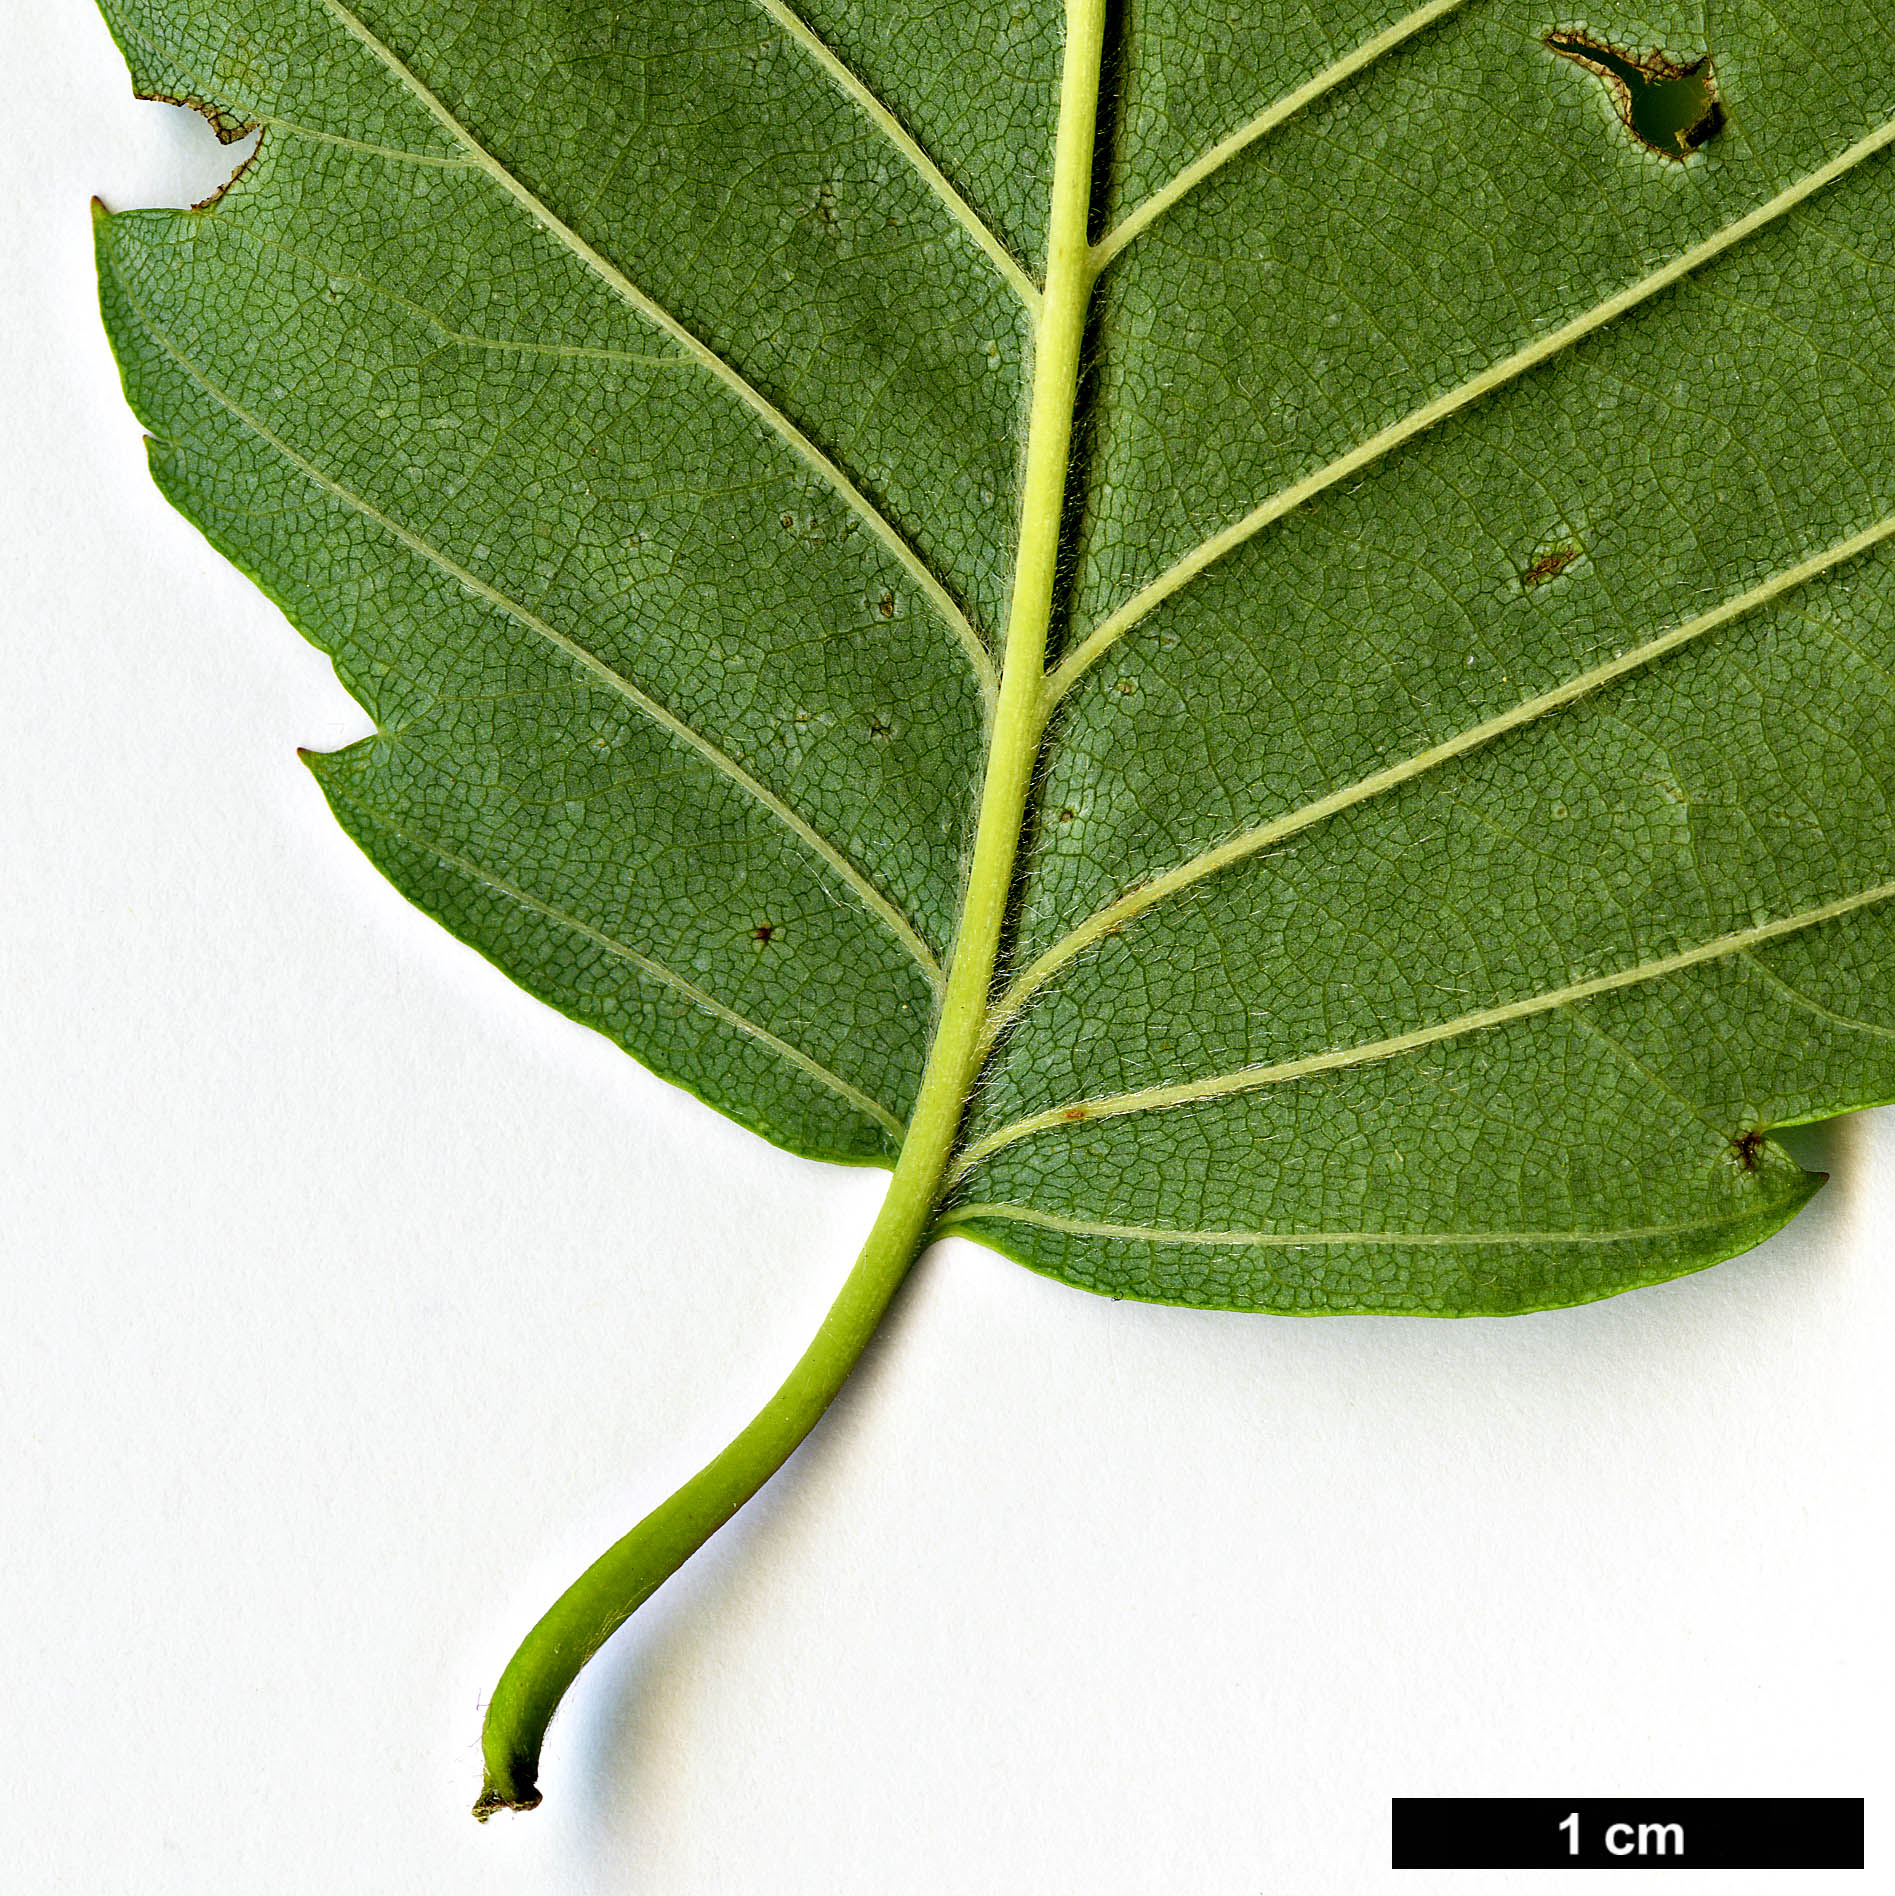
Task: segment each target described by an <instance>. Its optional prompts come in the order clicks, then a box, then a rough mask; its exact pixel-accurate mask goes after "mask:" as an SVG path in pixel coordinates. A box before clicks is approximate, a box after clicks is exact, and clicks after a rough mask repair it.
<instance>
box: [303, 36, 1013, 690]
mask: <svg viewBox="0 0 1895 1896" xmlns="http://www.w3.org/2000/svg"><path fill="white" fill-rule="evenodd" d="M323 5H324V6H325V7H327V8H328V10H329V12H330V13H331V14H333V15H334V17H335V19H336V22H337V24H338V25H339V26H341V27H342V28H343V30H344V31H345V32H347V33H348V34H349V35H350V37H351V38H353V39H355V40H356V41H358V42H359V43H360V44H361V46H362V47H363V48H364V49H365V50H366V51H367V52H369V53H370V54H371V55H372V56H373V57H374V58H375V59H376V60H378V61H379V62H380V63H381V64H382V65H383V66H384V67H385V68H386V69H387V71H388V72H389V74H390V75H391V76H392V77H393V78H394V79H395V80H396V81H397V82H398V83H399V84H400V85H401V86H402V87H403V88H404V89H405V90H406V91H407V92H409V93H410V94H411V95H412V96H413V98H414V99H415V101H416V102H417V103H418V104H419V105H420V106H421V107H422V108H423V109H424V110H425V111H426V112H428V113H429V114H430V115H431V116H432V117H433V118H434V119H435V121H436V122H437V123H438V124H439V125H440V126H441V128H442V129H443V130H444V131H446V132H447V133H448V135H449V136H450V137H452V138H454V139H455V140H457V141H458V142H459V144H460V146H461V148H462V149H463V150H464V151H465V152H466V153H467V155H468V158H469V160H470V162H471V163H472V165H473V166H474V167H475V168H476V169H477V170H479V171H481V172H484V173H485V174H486V176H488V177H489V178H491V179H492V180H493V181H494V183H495V184H497V185H498V186H499V187H500V188H501V190H503V191H504V192H506V194H507V195H508V196H509V197H510V198H512V199H513V201H514V202H515V203H516V204H518V205H519V206H520V207H521V208H522V209H523V210H525V211H526V213H527V214H528V215H529V216H530V217H531V218H532V219H533V221H534V222H535V223H536V224H537V225H538V226H539V227H540V228H541V229H542V230H543V231H545V232H546V234H547V235H548V236H549V237H551V238H552V239H553V240H554V242H556V243H558V244H559V245H560V246H561V247H562V248H564V249H565V250H567V251H569V252H570V253H571V254H572V255H573V256H574V257H575V258H577V259H578V261H579V262H580V263H582V264H583V265H584V266H585V267H586V268H587V269H588V270H590V271H591V272H592V274H593V275H594V276H596V277H597V278H598V279H599V281H600V282H602V283H603V284H605V285H606V287H607V288H608V289H610V290H611V291H613V293H614V294H616V295H617V296H619V297H620V298H621V299H622V300H623V301H625V302H626V303H628V304H630V305H631V307H632V308H633V309H635V310H636V311H637V312H638V313H639V315H641V316H642V317H644V318H645V320H646V321H647V322H649V323H652V324H653V325H655V326H656V327H657V328H659V329H661V330H663V331H664V333H665V334H666V335H668V336H669V337H671V339H672V340H673V341H674V342H676V343H678V344H679V345H680V347H682V348H683V349H685V350H686V351H688V352H689V354H690V355H691V356H693V357H694V358H695V359H696V360H697V361H698V362H699V363H700V364H701V365H702V366H703V367H704V368H705V369H706V370H707V371H708V372H709V373H710V374H711V375H712V376H713V377H715V379H716V380H717V381H719V382H721V383H722V384H723V385H724V387H725V388H727V389H728V390H729V391H730V392H731V393H732V394H733V395H735V396H736V397H737V399H738V400H739V401H741V402H742V403H743V404H744V405H745V406H746V407H747V408H749V409H750V410H751V412H752V413H753V414H755V415H756V416H757V418H758V419H759V420H760V421H762V422H763V424H764V425H765V426H766V427H767V428H769V429H770V430H771V432H772V433H774V434H775V435H777V436H778V438H779V439H780V440H782V442H783V443H784V444H785V446H787V447H788V448H789V449H790V450H791V452H792V453H794V454H795V455H796V456H797V457H798V458H799V459H800V460H802V461H803V462H804V463H805V464H806V465H807V466H808V467H809V468H810V469H811V470H812V471H813V472H815V473H816V474H817V475H819V476H820V477H821V478H822V480H823V481H824V482H825V483H827V485H828V486H829V487H830V488H832V489H833V490H834V492H835V493H836V495H837V496H838V497H839V498H840V499H841V500H842V502H843V503H844V505H846V506H847V507H848V508H849V509H850V510H851V512H853V513H854V514H856V515H857V516H858V517H859V518H860V519H861V521H862V522H863V524H864V525H865V526H867V527H868V529H869V531H870V532H871V533H873V534H874V535H875V537H876V538H877V539H878V540H880V541H881V543H882V544H883V546H884V547H886V548H887V549H888V551H889V553H890V554H891V555H893V557H894V559H895V560H896V562H897V563H898V564H899V565H900V566H901V567H902V568H903V569H904V570H905V571H906V572H907V574H908V576H909V577H910V578H911V579H912V580H913V581H914V583H915V584H916V586H918V587H919V588H920V590H921V592H922V593H923V594H924V595H925V596H926V598H927V600H928V603H929V604H930V605H932V606H933V607H934V609H935V611H936V612H937V613H938V614H939V615H940V617H941V619H942V621H943V622H944V623H945V624H946V625H947V626H948V628H949V629H950V630H951V631H952V632H953V633H954V636H955V638H956V639H957V640H958V641H959V643H960V645H961V648H962V650H963V651H964V652H965V653H966V655H967V659H968V663H969V664H970V665H971V666H972V667H973V671H974V675H975V677H976V678H977V679H978V680H979V681H980V686H981V690H982V692H983V693H984V694H985V695H986V697H987V700H988V702H989V704H990V705H991V703H992V700H993V697H994V694H995V692H996V691H997V690H998V688H999V680H998V677H997V674H996V671H995V666H994V661H993V654H992V653H990V652H989V651H988V650H987V647H986V644H985V642H984V641H983V640H982V639H981V636H980V634H979V633H978V632H976V631H975V629H974V625H973V621H972V620H970V619H969V618H968V616H967V614H966V613H965V612H963V611H962V609H961V607H960V606H959V604H958V603H957V602H956V601H955V599H954V596H953V595H952V594H951V593H950V592H949V591H948V589H947V587H946V585H945V584H943V582H942V581H941V579H940V578H939V577H938V576H937V575H936V573H935V572H934V570H933V568H932V567H930V566H929V565H928V564H927V562H926V561H925V560H923V559H922V557H921V555H920V554H919V553H917V552H916V551H915V549H914V548H913V547H912V546H910V545H909V544H908V542H907V540H906V539H905V538H904V537H903V536H902V535H901V534H900V533H899V532H898V531H897V530H896V528H895V525H894V523H893V522H892V521H890V520H889V519H888V518H887V516H886V515H884V514H883V513H882V512H881V510H880V509H879V508H878V507H876V506H875V504H874V503H873V502H872V501H871V500H870V499H869V497H868V496H867V495H866V494H865V493H863V491H862V490H861V488H860V487H858V486H857V485H856V484H855V482H854V481H853V480H852V479H850V477H849V476H848V475H847V474H846V473H845V472H844V471H843V469H842V468H841V466H840V465H839V464H838V463H837V462H835V461H834V460H832V459H831V458H830V456H828V455H827V454H825V453H824V452H823V451H822V449H821V448H819V447H818V446H817V445H816V444H815V442H814V441H812V440H811V439H810V437H809V436H808V435H807V434H805V433H804V432H803V430H802V429H801V428H799V427H798V426H797V425H796V423H795V422H793V421H792V420H791V419H790V418H789V416H788V415H786V414H785V413H784V412H783V411H782V409H780V408H779V407H777V405H776V404H775V403H774V402H773V401H771V400H770V398H769V397H768V396H767V395H765V394H764V393H763V391H762V390H761V389H759V388H758V387H756V386H755V384H754V383H752V382H750V381H749V380H747V379H746V378H745V377H744V376H743V375H741V374H739V373H738V371H737V370H736V369H735V368H734V367H733V366H732V365H731V364H730V363H728V362H726V361H725V360H724V358H723V357H722V356H721V355H719V354H718V353H717V351H716V350H714V349H713V348H711V347H710V345H709V344H708V343H705V342H703V341H701V340H700V339H699V338H698V337H697V336H695V335H694V334H692V332H691V331H690V330H688V329H687V328H685V326H684V325H683V324H682V323H681V322H679V321H678V319H677V318H676V317H675V316H673V315H672V314H671V312H670V311H669V310H667V309H666V308H665V307H664V306H663V305H662V304H660V303H658V302H656V301H654V299H653V298H651V297H650V296H648V295H646V293H645V292H644V291H643V290H641V289H640V288H639V287H638V285H637V284H635V283H634V282H633V281H632V280H631V279H630V278H629V277H628V276H627V275H626V274H625V273H624V271H622V270H621V269H620V268H619V267H618V266H617V265H616V264H615V263H613V262H612V261H611V260H610V259H609V258H608V257H606V256H605V255H604V254H603V253H602V252H600V251H598V250H596V249H594V248H593V246H592V245H591V244H589V243H587V242H586V240H585V239H584V238H583V237H581V236H580V235H579V233H578V232H577V231H576V230H574V229H573V228H572V227H571V226H570V225H569V224H566V223H563V222H562V221H561V220H560V218H559V217H558V216H557V215H555V213H554V212H553V210H552V209H551V207H550V206H549V205H547V204H546V203H545V202H544V201H543V200H542V199H541V198H539V197H538V196H536V195H535V194H534V192H533V191H532V190H531V189H530V188H529V187H528V186H527V185H526V184H525V183H523V182H522V181H521V180H520V179H519V178H517V177H515V176H514V174H513V173H512V172H511V171H509V170H508V169H507V168H506V166H505V165H503V164H502V163H501V162H500V160H499V159H498V158H496V157H495V156H494V155H493V153H492V152H490V151H488V150H487V148H486V147H485V146H484V145H482V144H481V143H480V142H479V141H478V140H477V139H476V138H475V137H474V135H473V133H472V132H471V131H469V130H468V128H467V127H466V126H465V125H463V124H462V123H461V121H460V120H459V119H457V118H456V117H455V116H454V114H453V113H452V112H451V111H449V110H448V108H447V106H446V105H445V104H443V103H442V101H441V100H440V99H439V98H437V97H436V96H435V94H434V93H433V92H432V91H430V90H429V88H428V87H427V86H426V85H425V84H424V83H423V82H422V80H421V78H420V76H419V75H418V74H417V73H415V72H414V71H413V70H412V69H411V68H410V67H408V66H407V65H406V64H404V63H403V61H402V60H401V58H400V57H399V55H397V54H396V53H395V51H394V50H393V49H392V48H391V47H389V46H388V45H387V44H386V43H384V42H383V41H382V40H380V39H378V38H377V37H376V36H375V34H374V33H372V32H371V31H370V30H369V28H368V27H367V26H366V25H365V24H364V23H363V22H362V21H361V20H360V19H358V18H357V17H356V15H355V14H353V13H351V12H350V11H349V9H348V8H347V7H345V6H344V5H343V4H342V0H323Z"/></svg>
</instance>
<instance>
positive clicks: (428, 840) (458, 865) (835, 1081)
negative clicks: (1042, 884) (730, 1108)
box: [324, 785, 905, 1139]
mask: <svg viewBox="0 0 1895 1896" xmlns="http://www.w3.org/2000/svg"><path fill="white" fill-rule="evenodd" d="M324 788H325V790H328V791H329V792H330V794H332V795H334V796H336V797H338V798H340V800H341V801H342V802H344V803H346V804H348V805H349V806H350V808H351V809H355V810H359V811H360V812H361V813H362V814H363V815H364V816H366V817H367V818H369V820H370V821H371V822H374V823H376V824H379V825H380V826H381V827H382V828H383V829H385V830H387V831H389V833H390V834H391V835H395V836H399V837H400V838H401V839H402V841H403V842H405V843H409V844H412V845H413V846H414V847H415V848H416V849H419V850H422V851H424V852H425V853H426V854H428V855H430V856H432V857H434V859H435V860H436V861H437V862H442V863H445V864H446V865H447V866H448V867H449V868H450V869H458V870H459V871H460V872H461V874H463V875H465V876H468V877H470V878H471V879H472V880H474V881H475V882H478V883H480V884H481V885H482V886H483V887H485V888H489V889H492V890H493V891H494V892H495V893H496V894H499V895H504V896H506V897H507V898H508V900H509V901H513V902H518V903H519V904H520V906H521V907H522V908H528V909H531V910H533V912H534V913H535V914H537V915H544V916H545V917H546V919H547V920H548V921H551V922H556V923H557V924H558V925H559V926H560V927H561V928H569V929H571V930H572V931H573V933H574V934H576V935H583V936H584V937H585V938H586V939H587V940H588V941H591V942H594V943H596V944H597V945H598V946H599V947H601V948H603V949H604V950H605V951H606V952H607V953H608V954H610V955H614V956H616V957H617V958H618V959H619V960H621V961H625V962H629V963H630V964H631V965H632V966H633V967H635V968H637V969H638V970H639V971H640V973H642V974H646V975H649V976H650V977H651V978H652V979H653V980H655V981H658V982H660V983H661V984H662V985H664V986H665V987H668V988H670V989H672V990H673V991H674V992H675V993H678V994H681V995H683V996H684V998H685V999H686V1000H688V1001H690V1002H691V1003H692V1005H693V1006H696V1007H701V1008H703V1009H704V1011H705V1012H706V1013H707V1014H711V1015H714V1016H715V1017H716V1018H717V1019H719V1020H721V1021H723V1022H724V1023H725V1024H726V1025H727V1026H730V1027H734V1028H736V1029H737V1031H738V1032H739V1033H742V1034H746V1035H748V1036H749V1037H750V1038H751V1039H752V1040H755V1041H756V1042H757V1043H758V1044H759V1045H761V1046H765V1047H768V1048H769V1049H770V1051H771V1052H772V1053H774V1054H777V1055H779V1056H780V1057H781V1058H783V1059H785V1060H787V1061H788V1062H789V1063H790V1064H791V1065H792V1066H794V1067H797V1068H799V1069H800V1070H801V1071H802V1072H804V1073H807V1074H808V1075H809V1076H810V1078H811V1079H814V1080H819V1081H820V1082H821V1083H822V1084H823V1085H824V1086H826V1087H828V1088H829V1090H830V1091H831V1092H833V1093H835V1094H837V1095H839V1096H840V1097H841V1098H843V1099H845V1100H847V1101H848V1103H849V1104H850V1105H851V1106H853V1107H855V1108H856V1110H857V1111H858V1112H862V1113H866V1114H867V1115H868V1116H869V1118H871V1119H873V1120H874V1121H875V1122H876V1124H877V1125H879V1126H881V1127H882V1128H884V1130H886V1131H887V1132H889V1133H890V1134H892V1135H893V1136H894V1137H895V1138H897V1139H899V1138H900V1137H901V1136H902V1133H903V1131H904V1130H905V1128H904V1127H903V1125H902V1123H901V1121H900V1120H899V1119H897V1118H896V1117H895V1115H894V1114H893V1113H891V1112H890V1111H889V1110H888V1108H887V1107H886V1106H884V1105H882V1104H881V1102H880V1101H879V1100H874V1099H871V1098H870V1097H869V1096H868V1094H866V1093H864V1092H863V1091H862V1090H861V1088H859V1087H856V1086H851V1085H850V1084H849V1082H848V1081H847V1080H845V1079H844V1078H843V1077H842V1076H841V1074H839V1073H832V1072H831V1071H830V1070H829V1069H828V1068H827V1067H826V1066H824V1065H823V1064H822V1062H821V1061H820V1060H818V1059H816V1058H815V1057H814V1056H813V1055H811V1054H807V1053H805V1052H804V1051H803V1049H802V1048H801V1047H797V1046H792V1045H791V1043H790V1042H789V1041H787V1040H785V1039H783V1038H782V1037H781V1036H780V1035H778V1034H773V1033H772V1032H771V1031H770V1030H769V1028H767V1027H764V1026H760V1025H759V1024H758V1023H757V1022H756V1021H754V1020H751V1019H749V1018H748V1016H746V1015H743V1014H740V1013H738V1012H737V1010H736V1009H735V1008H733V1007H728V1006H726V1005H725V1003H724V1002H722V1001H720V1000H719V999H718V998H717V997H716V996H715V995H714V994H709V993H707V992H706V991H705V990H704V989H703V988H701V987H699V986H698V985H697V983H696V982H694V981H687V980H686V979H685V978H684V976H683V975H681V974H678V973H676V972H675V971H674V970H672V969H670V968H668V967H666V966H665V964H664V963H663V962H662V961H658V960H655V959H653V957H652V956H650V955H648V954H644V953H641V952H640V951H639V950H638V949H636V948H634V947H632V946H631V945H630V944H629V943H626V942H622V941H620V940H619V939H618V938H617V937H616V936H614V935H608V934H606V933H605V932H604V931H603V930H602V929H597V928H594V927H593V926H592V925H591V923H589V922H582V921H581V920H580V919H579V917H578V916H576V915H573V914H570V913H568V912H567V911H566V910H565V909H563V908H561V907H559V905H558V904H557V903H554V902H548V901H545V900H544V899H542V898H541V897H539V896H537V895H533V894H531V893H530V892H529V891H527V890H525V889H523V888H521V887H520V886H519V884H518V883H515V882H510V881H508V880H507V878H506V877H504V876H498V875H495V874H494V872H493V871H492V870H491V869H488V868H485V867H483V866H482V865H481V864H480V863H477V862H475V861H473V859H472V858H471V857H467V856H459V855H456V854H455V853H454V852H453V851H452V850H448V849H443V848H442V847H441V845H440V844H439V843H438V842H437V841H435V840H434V839H433V838H432V837H427V836H417V835H416V834H415V833H414V831H413V830H411V829H409V828H408V827H407V826H406V825H405V824H401V823H397V822H395V821H394V820H393V819H392V818H391V817H389V816H388V815H387V814H386V813H385V812H384V811H381V810H378V809H376V808H375V807H374V806H373V805H372V804H368V803H364V802H363V801H362V800H361V799H360V798H359V797H352V796H349V795H348V794H347V793H346V792H344V791H341V790H336V789H333V787H332V786H329V785H324Z"/></svg>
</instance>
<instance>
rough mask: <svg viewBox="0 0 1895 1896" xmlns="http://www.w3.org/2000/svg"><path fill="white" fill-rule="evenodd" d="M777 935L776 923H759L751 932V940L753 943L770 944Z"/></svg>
mask: <svg viewBox="0 0 1895 1896" xmlns="http://www.w3.org/2000/svg"><path fill="white" fill-rule="evenodd" d="M775 933H776V924H775V923H774V922H759V923H758V924H757V925H756V927H755V928H753V929H752V930H751V931H750V939H751V940H752V941H760V942H768V941H769V939H770V938H771V936H773V935H774V934H775Z"/></svg>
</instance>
